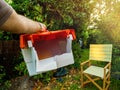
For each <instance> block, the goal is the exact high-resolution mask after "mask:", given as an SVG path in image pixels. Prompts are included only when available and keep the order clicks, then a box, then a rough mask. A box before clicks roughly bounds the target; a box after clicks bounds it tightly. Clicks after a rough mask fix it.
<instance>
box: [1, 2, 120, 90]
mask: <svg viewBox="0 0 120 90" xmlns="http://www.w3.org/2000/svg"><path fill="white" fill-rule="evenodd" d="M6 1H7V2H8V3H9V4H10V5H11V6H12V7H13V8H14V9H15V10H16V12H17V13H19V14H21V15H24V16H26V17H28V18H30V19H32V20H35V21H38V22H42V23H44V24H46V26H47V29H48V30H49V31H55V30H63V29H75V33H76V40H75V41H73V44H72V46H73V47H72V50H73V54H74V59H75V63H74V64H73V65H69V66H67V67H65V68H67V70H68V74H67V75H66V76H64V77H62V81H60V80H57V79H56V78H54V77H53V71H50V72H47V73H43V74H39V75H36V76H33V77H29V76H28V71H27V69H26V65H25V62H24V60H23V57H22V55H21V51H20V48H19V36H20V35H18V34H12V33H10V32H4V31H2V30H0V90H23V89H20V88H21V87H22V86H23V84H24V85H29V86H26V87H27V88H32V89H33V90H97V89H96V87H94V86H93V85H92V84H90V85H89V86H87V87H85V89H80V63H81V62H82V61H84V60H86V59H87V58H88V52H89V44H92V43H99V44H105V43H107V44H109V43H110V44H113V56H112V70H111V85H110V90H119V89H120V65H119V64H120V45H119V44H120V35H119V34H120V0H6ZM80 38H82V40H83V45H84V46H83V48H82V49H81V48H80V46H79V39H80ZM22 81H23V82H22ZM28 81H29V82H28ZM21 82H22V83H21ZM28 83H29V84H28ZM20 85H21V87H20ZM16 88H17V89H16ZM91 88H92V89H91ZM28 90H30V89H28Z"/></svg>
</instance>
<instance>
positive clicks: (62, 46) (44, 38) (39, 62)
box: [20, 29, 76, 76]
mask: <svg viewBox="0 0 120 90" xmlns="http://www.w3.org/2000/svg"><path fill="white" fill-rule="evenodd" d="M75 38H76V37H75V33H74V30H68V29H67V30H59V31H51V32H44V33H38V34H32V35H21V37H20V47H21V50H22V54H23V58H24V61H25V63H26V65H27V69H28V72H29V75H30V76H33V75H37V74H40V73H43V72H47V71H50V70H55V69H57V68H60V67H64V66H67V65H70V64H73V63H74V57H73V53H72V40H74V39H75Z"/></svg>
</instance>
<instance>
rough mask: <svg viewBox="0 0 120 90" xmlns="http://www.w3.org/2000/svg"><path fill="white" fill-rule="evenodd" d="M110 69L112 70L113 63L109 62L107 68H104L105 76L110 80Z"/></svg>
mask: <svg viewBox="0 0 120 90" xmlns="http://www.w3.org/2000/svg"><path fill="white" fill-rule="evenodd" d="M110 69H111V62H109V63H108V64H107V65H106V66H105V67H104V76H106V78H108V77H109V76H110Z"/></svg>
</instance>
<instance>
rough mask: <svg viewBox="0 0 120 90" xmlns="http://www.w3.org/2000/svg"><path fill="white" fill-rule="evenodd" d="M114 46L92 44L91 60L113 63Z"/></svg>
mask: <svg viewBox="0 0 120 90" xmlns="http://www.w3.org/2000/svg"><path fill="white" fill-rule="evenodd" d="M111 57H112V44H90V53H89V59H90V60H97V61H106V62H111Z"/></svg>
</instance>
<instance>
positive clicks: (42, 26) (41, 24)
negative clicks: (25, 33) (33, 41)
mask: <svg viewBox="0 0 120 90" xmlns="http://www.w3.org/2000/svg"><path fill="white" fill-rule="evenodd" d="M39 25H40V32H44V31H47V27H46V25H45V24H43V23H39Z"/></svg>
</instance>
